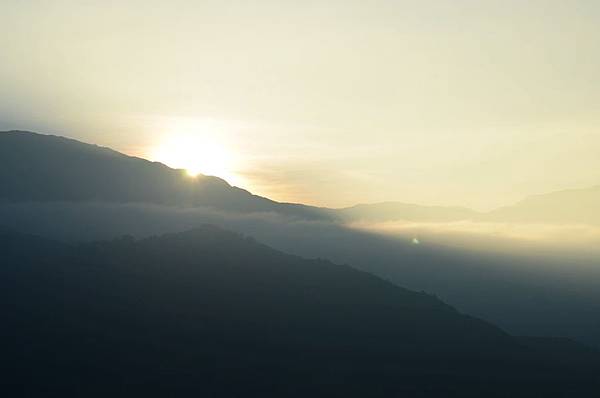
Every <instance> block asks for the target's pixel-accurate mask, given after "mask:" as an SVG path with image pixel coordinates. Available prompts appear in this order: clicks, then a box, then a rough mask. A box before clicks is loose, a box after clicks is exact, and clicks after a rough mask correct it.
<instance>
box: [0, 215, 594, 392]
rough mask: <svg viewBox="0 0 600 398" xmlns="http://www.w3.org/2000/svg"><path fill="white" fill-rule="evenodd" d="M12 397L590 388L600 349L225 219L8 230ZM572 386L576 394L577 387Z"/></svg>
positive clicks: (4, 244) (6, 351)
mask: <svg viewBox="0 0 600 398" xmlns="http://www.w3.org/2000/svg"><path fill="white" fill-rule="evenodd" d="M0 253H2V267H0V290H1V291H2V292H3V300H2V306H3V314H4V316H3V325H2V328H1V329H0V330H1V331H0V333H1V339H0V341H2V343H1V344H2V361H0V363H1V364H2V371H1V374H2V377H3V383H2V385H3V389H4V390H5V391H6V394H5V396H88V397H89V396H98V397H105V396H138V395H139V396H146V397H153V396H157V397H158V396H215V397H224V396H227V397H233V396H281V397H292V396H293V397H306V396H328V397H331V396H340V397H347V396H370V397H374V396H382V397H390V396H405V395H408V396H422V397H430V396H431V397H439V396H444V397H452V396H457V397H458V396H460V397H467V396H486V397H492V396H511V397H517V396H545V397H550V396H573V395H576V396H590V394H591V392H592V391H595V390H594V389H595V388H600V385H599V384H598V382H597V381H595V380H594V379H595V377H594V376H595V371H597V369H598V365H600V356H599V355H598V353H596V352H594V351H591V350H587V349H585V348H582V347H581V346H579V345H577V344H575V343H572V342H569V341H566V340H560V339H539V338H527V339H520V338H515V337H512V336H510V335H508V334H506V333H504V332H503V331H501V330H500V329H498V328H496V327H495V326H493V325H491V324H489V323H486V322H484V321H481V320H479V319H476V318H473V317H469V316H466V315H462V314H460V313H459V312H457V311H456V310H454V309H453V308H451V307H450V306H448V305H446V304H444V303H443V302H441V301H440V300H438V299H437V298H435V297H433V296H430V295H427V294H425V293H416V292H412V291H409V290H406V289H403V288H400V287H397V286H394V285H392V284H391V283H388V282H386V281H384V280H381V279H379V278H377V277H374V276H372V275H370V274H367V273H364V272H360V271H357V270H354V269H352V268H350V267H347V266H342V265H336V264H333V263H330V262H328V261H325V260H305V259H303V258H300V257H296V256H291V255H287V254H284V253H282V252H279V251H276V250H273V249H271V248H269V247H267V246H264V245H262V244H259V243H257V242H255V241H254V240H252V239H250V238H245V237H243V236H241V235H238V234H235V233H231V232H227V231H224V230H221V229H218V228H216V227H210V226H204V227H202V228H199V229H195V230H192V231H189V232H184V233H178V234H170V235H164V236H160V237H152V238H146V239H143V240H135V239H133V238H121V239H117V240H112V241H104V242H97V243H88V244H64V243H56V242H53V241H50V240H45V239H42V238H37V237H33V236H29V235H22V234H15V233H10V232H4V233H0ZM567 394H570V395H567Z"/></svg>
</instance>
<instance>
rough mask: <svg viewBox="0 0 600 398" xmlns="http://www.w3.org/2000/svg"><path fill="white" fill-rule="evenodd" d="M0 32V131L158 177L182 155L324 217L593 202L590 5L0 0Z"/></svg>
mask: <svg viewBox="0 0 600 398" xmlns="http://www.w3.org/2000/svg"><path fill="white" fill-rule="evenodd" d="M0 15H1V16H2V27H3V29H2V30H3V34H2V35H0V49H1V55H0V101H1V103H0V129H2V130H5V129H12V128H18V129H24V130H33V131H38V132H44V133H53V134H58V135H64V136H68V137H73V138H76V139H80V140H83V141H87V142H92V143H96V144H99V145H105V146H110V147H113V148H115V149H117V150H120V151H123V152H126V153H130V154H136V155H140V156H143V157H147V158H151V159H157V160H161V161H165V162H167V163H169V164H171V165H172V166H175V167H178V166H182V164H178V163H184V161H183V160H182V159H183V158H185V159H187V160H186V161H189V158H190V157H194V156H195V154H198V157H201V158H202V159H204V163H203V160H202V159H201V160H199V161H198V164H197V168H198V169H199V170H198V171H201V172H207V173H214V174H217V173H219V174H222V176H223V177H225V178H227V179H229V180H232V182H233V183H235V184H238V185H241V186H244V187H246V188H248V189H250V190H251V191H253V192H255V193H259V194H262V195H267V196H270V197H272V198H274V199H278V200H287V201H300V202H305V203H310V204H317V205H326V206H345V205H351V204H354V203H358V202H375V201H383V200H399V201H404V202H414V203H423V204H440V205H444V204H445V205H464V206H469V207H474V208H477V209H488V208H492V207H495V206H498V205H502V204H508V203H511V202H513V201H516V200H519V199H521V198H522V197H524V196H526V195H530V194H535V193H543V192H547V191H553V190H559V189H565V188H575V187H586V186H592V185H598V184H600V77H599V74H598V71H600V2H598V1H596V0H589V1H577V0H569V1H565V0H561V1H553V0H545V1H538V0H529V1H521V0H520V1H516V0H502V1H496V0H472V1H471V0H437V1H426V0H418V1H416V0H415V1H401V0H389V1H385V0H379V1H378V0H374V1H365V0H360V1H359V0H343V1H338V0H329V1H310V0H305V1H286V0H278V1H260V0H257V1H225V0H219V1H176V0H171V1H160V2H158V1H149V0H145V1H106V0H104V1H92V0H89V1H85V0H81V1H61V0H47V1H43V0H39V1H34V0H30V1H27V0H20V1H17V0H3V1H2V2H1V3H0ZM173 148H175V149H173ZM182 148H183V149H185V151H184V150H183V149H182ZM207 159H208V160H207ZM183 166H185V165H183Z"/></svg>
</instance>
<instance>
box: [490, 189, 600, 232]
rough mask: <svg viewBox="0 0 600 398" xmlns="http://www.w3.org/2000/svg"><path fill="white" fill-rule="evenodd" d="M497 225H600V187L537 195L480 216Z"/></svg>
mask: <svg viewBox="0 0 600 398" xmlns="http://www.w3.org/2000/svg"><path fill="white" fill-rule="evenodd" d="M483 219H484V220H490V221H500V222H524V223H548V224H593V225H600V186H597V187H593V188H587V189H571V190H566V191H558V192H552V193H547V194H544V195H536V196H531V197H529V198H526V199H525V200H522V201H521V202H518V203H516V204H514V205H512V206H506V207H501V208H499V209H496V210H494V211H492V212H490V213H489V214H486V215H485V216H484V217H483Z"/></svg>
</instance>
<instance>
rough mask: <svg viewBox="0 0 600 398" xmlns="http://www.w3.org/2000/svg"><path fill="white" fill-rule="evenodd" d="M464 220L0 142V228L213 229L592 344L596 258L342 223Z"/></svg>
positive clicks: (112, 155)
mask: <svg viewBox="0 0 600 398" xmlns="http://www.w3.org/2000/svg"><path fill="white" fill-rule="evenodd" d="M58 187H60V189H59V188H58ZM592 204H593V203H592ZM380 206H383V207H384V208H383V209H378V207H380ZM573 207H576V206H573ZM467 213H469V214H471V212H470V211H468V210H465V209H460V208H459V209H456V208H449V209H448V208H446V209H443V208H427V207H422V206H412V205H402V204H397V203H389V204H384V205H365V206H358V211H356V209H342V210H327V209H320V208H315V207H309V206H302V205H291V204H284V203H277V202H274V201H271V200H268V199H266V198H261V197H258V196H255V195H251V194H250V193H248V192H246V191H243V190H241V189H238V188H235V187H231V186H229V185H228V184H227V183H225V182H224V181H222V180H220V179H218V178H213V177H199V178H197V179H193V178H189V177H187V176H186V175H184V172H183V171H182V170H173V169H170V168H168V167H166V166H164V165H161V164H158V163H152V162H148V161H145V160H143V159H137V158H131V157H127V156H125V155H122V154H119V153H116V152H114V151H111V150H108V149H103V148H99V147H96V146H93V145H87V144H82V143H79V142H76V141H73V140H67V139H63V138H59V137H52V136H44V135H39V134H33V133H23V132H10V133H0V227H2V226H3V225H4V226H7V227H10V228H12V229H15V230H18V231H21V232H27V233H33V234H38V235H42V236H45V237H49V238H51V239H61V240H66V241H81V240H97V239H109V238H113V237H117V236H121V235H125V234H131V235H134V236H136V237H147V236H149V235H153V234H163V233H166V232H177V231H183V230H186V229H190V228H194V227H197V226H198V225H202V224H204V223H211V224H216V225H220V226H222V227H225V228H227V229H230V230H235V231H239V232H243V233H246V234H249V235H251V236H255V237H256V238H258V239H260V240H261V241H263V242H265V243H267V244H269V245H270V246H272V247H275V248H277V249H279V250H282V251H285V252H288V253H293V254H297V255H301V256H304V257H310V258H313V257H322V258H328V259H331V260H333V261H335V262H339V263H349V264H352V266H354V267H357V268H359V269H362V270H364V271H367V272H370V273H374V274H376V275H379V276H381V277H383V278H385V279H388V280H390V281H392V282H394V283H396V284H398V285H400V286H404V287H407V288H410V289H413V290H418V291H420V290H425V291H427V292H430V293H434V294H436V295H438V296H440V297H441V298H442V299H443V300H444V301H446V302H448V303H450V304H452V305H453V306H455V307H457V308H459V309H460V310H461V311H464V312H466V313H469V314H472V315H476V316H479V317H482V318H483V319H486V320H489V321H492V322H494V323H495V324H498V325H500V326H501V327H502V328H504V329H505V330H507V331H509V332H511V333H514V334H519V335H543V336H564V337H569V338H572V339H575V340H577V341H582V342H585V343H588V344H592V345H595V346H597V347H600V317H598V316H597V314H598V313H600V259H599V258H598V256H592V257H582V258H579V257H577V258H576V257H575V256H574V255H572V254H571V253H566V254H563V253H561V252H558V251H552V252H549V253H546V250H547V249H546V248H544V250H539V249H535V248H534V249H533V250H529V249H527V251H522V252H518V253H517V250H513V249H512V246H513V245H511V249H510V250H506V251H505V252H503V253H500V254H498V253H496V252H493V253H491V254H485V253H482V252H478V251H474V250H472V246H469V247H466V248H464V249H463V248H460V249H450V248H447V247H444V246H443V245H438V244H435V243H434V241H433V240H430V239H428V236H420V235H417V236H418V237H419V238H420V242H421V244H419V245H414V244H412V243H411V240H412V237H413V236H415V235H410V236H409V238H410V239H395V238H390V237H387V236H381V235H377V234H372V233H367V232H364V231H361V230H356V229H351V228H347V227H345V223H344V222H343V221H364V220H367V221H369V220H370V221H377V222H379V221H382V218H383V220H386V219H385V217H388V215H389V214H392V215H393V214H395V215H393V216H389V217H391V219H400V220H402V219H404V220H412V221H415V224H417V222H418V221H419V220H426V221H423V222H424V223H425V222H427V223H428V222H432V223H435V222H438V221H440V220H444V222H445V221H451V220H456V219H457V218H462V217H466V216H468V214H467ZM331 220H334V221H335V222H331ZM435 220H438V221H435ZM440 222H441V221H440ZM415 233H418V232H415ZM569 236H573V237H577V236H579V235H578V233H577V231H575V232H569Z"/></svg>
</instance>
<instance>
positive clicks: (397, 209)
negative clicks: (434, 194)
mask: <svg viewBox="0 0 600 398" xmlns="http://www.w3.org/2000/svg"><path fill="white" fill-rule="evenodd" d="M336 214H337V215H339V216H340V217H341V218H342V219H343V220H345V221H368V222H382V221H416V222H449V221H461V220H469V219H472V218H475V217H477V216H478V214H479V213H477V212H475V211H473V210H470V209H467V208H464V207H444V206H421V205H415V204H408V203H401V202H383V203H373V204H360V205H356V206H352V207H347V208H344V209H339V210H338V211H337V212H336Z"/></svg>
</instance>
